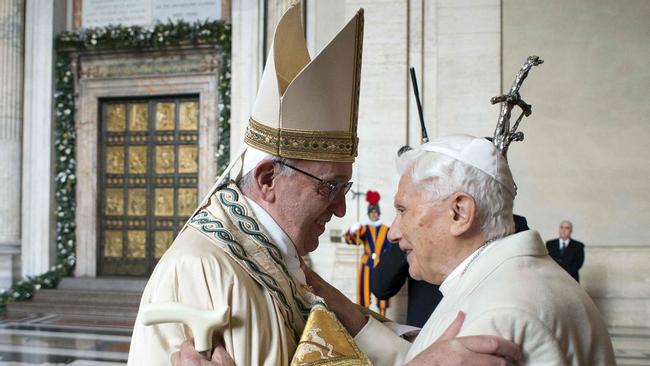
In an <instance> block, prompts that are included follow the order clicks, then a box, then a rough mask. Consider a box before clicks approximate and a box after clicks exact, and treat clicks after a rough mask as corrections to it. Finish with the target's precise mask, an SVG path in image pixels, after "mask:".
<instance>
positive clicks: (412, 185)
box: [394, 173, 422, 205]
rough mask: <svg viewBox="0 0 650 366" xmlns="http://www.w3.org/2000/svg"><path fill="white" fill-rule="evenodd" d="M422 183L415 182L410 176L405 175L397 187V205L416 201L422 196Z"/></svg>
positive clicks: (401, 177) (395, 199)
mask: <svg viewBox="0 0 650 366" xmlns="http://www.w3.org/2000/svg"><path fill="white" fill-rule="evenodd" d="M421 183H422V182H419V183H418V182H415V181H414V180H413V178H412V177H411V175H410V174H408V173H405V174H402V175H401V176H400V179H399V185H398V186H397V193H395V198H394V201H395V204H396V205H399V204H404V203H406V202H409V201H413V200H416V201H417V197H419V196H420V194H421V186H420V184H421Z"/></svg>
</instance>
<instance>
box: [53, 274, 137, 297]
mask: <svg viewBox="0 0 650 366" xmlns="http://www.w3.org/2000/svg"><path fill="white" fill-rule="evenodd" d="M146 284H147V280H146V279H142V278H124V277H65V278H63V279H62V280H61V283H59V286H58V287H57V288H58V289H61V290H90V291H132V292H139V293H142V291H144V286H145V285H146Z"/></svg>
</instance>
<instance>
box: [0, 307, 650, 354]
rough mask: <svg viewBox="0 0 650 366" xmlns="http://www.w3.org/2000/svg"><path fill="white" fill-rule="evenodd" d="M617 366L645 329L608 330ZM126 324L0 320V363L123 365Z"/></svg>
mask: <svg viewBox="0 0 650 366" xmlns="http://www.w3.org/2000/svg"><path fill="white" fill-rule="evenodd" d="M610 333H611V335H612V340H613V343H614V349H615V352H616V359H617V362H618V365H619V366H639V365H646V366H650V328H613V329H610ZM130 334H131V325H130V324H128V323H126V322H124V323H120V322H115V321H112V322H107V321H98V320H88V319H80V318H73V317H62V316H58V315H31V316H27V317H22V318H16V319H7V318H4V319H2V320H0V366H28V365H29V366H32V365H40V366H55V365H56V366H59V365H71V366H118V365H125V363H126V359H127V356H128V351H129V340H130Z"/></svg>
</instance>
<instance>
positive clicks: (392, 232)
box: [388, 218, 402, 243]
mask: <svg viewBox="0 0 650 366" xmlns="http://www.w3.org/2000/svg"><path fill="white" fill-rule="evenodd" d="M388 240H390V241H392V242H393V243H399V241H400V240H402V233H401V232H400V230H399V223H398V222H397V218H395V220H393V223H392V224H390V229H389V230H388Z"/></svg>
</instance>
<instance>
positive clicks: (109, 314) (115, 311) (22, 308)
mask: <svg viewBox="0 0 650 366" xmlns="http://www.w3.org/2000/svg"><path fill="white" fill-rule="evenodd" d="M7 314H8V315H9V316H11V317H15V316H23V315H28V314H56V315H71V316H78V317H93V318H95V317H97V318H112V319H122V320H133V321H135V318H136V316H137V315H138V307H137V306H136V307H133V306H126V307H118V306H104V307H98V306H93V305H75V306H70V305H67V304H45V303H34V302H31V301H24V302H18V303H12V304H9V305H8V306H7Z"/></svg>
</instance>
